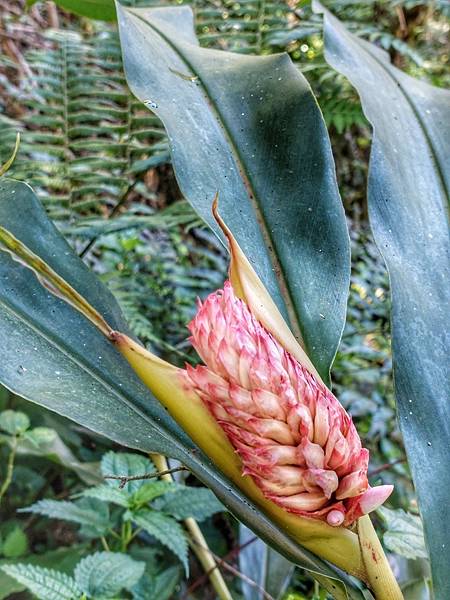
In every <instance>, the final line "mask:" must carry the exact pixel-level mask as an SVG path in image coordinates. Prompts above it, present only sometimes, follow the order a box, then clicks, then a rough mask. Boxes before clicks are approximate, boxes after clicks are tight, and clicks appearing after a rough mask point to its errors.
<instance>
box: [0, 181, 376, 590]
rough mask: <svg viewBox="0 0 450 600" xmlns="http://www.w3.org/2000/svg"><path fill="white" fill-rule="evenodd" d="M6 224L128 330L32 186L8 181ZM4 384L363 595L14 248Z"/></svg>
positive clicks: (4, 275)
mask: <svg viewBox="0 0 450 600" xmlns="http://www.w3.org/2000/svg"><path fill="white" fill-rule="evenodd" d="M0 226H2V227H4V228H5V229H7V230H8V231H10V233H11V234H13V235H14V236H15V237H16V238H17V239H19V240H20V241H21V242H22V243H23V244H25V245H26V246H27V247H28V248H29V250H31V251H32V252H34V253H35V254H36V255H38V256H39V257H41V259H42V260H43V261H45V262H46V263H47V264H48V265H49V266H50V267H51V268H52V269H54V270H55V271H57V272H58V273H59V274H60V275H61V276H62V277H64V278H65V280H66V281H67V282H68V283H69V284H70V285H72V286H73V287H74V288H76V289H77V291H78V292H79V293H81V294H83V295H84V296H85V298H86V299H87V300H88V301H89V302H90V303H91V304H92V305H93V306H94V308H96V309H97V310H99V311H100V312H101V313H102V314H103V315H104V316H105V317H106V319H107V321H108V322H109V323H110V325H111V326H113V327H116V328H118V329H121V330H124V329H126V325H125V323H124V322H123V320H122V318H121V316H120V314H119V311H118V307H117V304H116V302H115V300H114V299H113V297H112V295H111V294H110V293H109V291H108V290H107V289H106V288H105V287H104V286H103V285H102V284H101V282H100V281H99V280H98V279H97V278H96V276H95V275H94V274H93V273H91V272H90V271H89V270H88V269H87V268H86V266H85V265H84V264H83V263H82V261H81V260H80V259H79V258H78V257H77V256H76V255H75V253H74V252H73V251H72V249H71V248H70V246H69V245H68V244H67V243H66V242H65V240H64V239H63V238H62V237H61V235H60V234H59V233H58V231H57V230H56V228H55V227H54V226H53V225H52V223H51V222H50V221H49V219H48V217H47V216H46V214H45V211H44V210H43V208H42V206H41V205H40V203H39V201H38V199H37V198H36V196H35V194H34V193H33V191H32V189H31V188H30V187H29V186H27V185H26V184H24V183H20V182H17V181H13V180H8V179H2V180H1V181H0ZM0 381H1V382H2V383H3V384H4V385H5V386H7V387H8V388H9V389H11V390H13V391H14V392H15V393H17V394H19V395H21V396H23V397H25V398H28V399H30V400H32V401H33V402H36V403H38V404H40V405H42V406H45V407H47V408H49V409H51V410H54V411H55V412H58V413H60V414H63V415H65V416H67V417H69V418H71V419H73V420H74V421H77V422H78V423H81V424H82V425H84V426H85V427H88V428H90V429H91V430H94V431H96V432H98V433H101V434H103V435H105V436H107V437H109V438H111V439H113V440H115V441H116V442H118V443H120V444H123V445H124V446H128V447H131V448H137V449H140V450H143V451H145V452H161V453H165V454H167V455H168V456H171V457H173V458H176V459H177V460H179V461H180V462H182V463H184V464H185V465H186V466H187V467H188V468H189V469H191V470H192V471H193V472H194V473H195V474H196V475H197V476H198V477H199V478H200V479H201V480H202V481H203V482H204V483H205V484H206V485H207V486H208V487H210V488H211V489H212V490H213V491H214V493H215V494H216V495H217V497H218V498H219V499H220V501H221V502H222V503H223V504H224V505H225V506H226V507H227V508H228V509H229V510H230V511H231V512H232V513H233V514H235V515H236V516H237V517H238V518H239V519H240V520H241V521H242V522H244V523H246V524H247V525H248V526H249V527H250V528H251V529H253V530H254V531H255V532H256V533H257V534H258V535H259V536H260V537H261V538H262V539H264V540H265V541H266V542H267V543H270V544H271V545H272V546H273V547H274V548H276V549H277V550H278V551H279V552H280V553H282V554H284V555H285V556H286V557H287V558H288V559H289V560H291V561H292V562H295V563H296V564H298V565H300V566H303V567H304V568H307V569H310V570H312V571H314V572H318V573H322V574H325V575H327V576H329V577H332V578H335V579H338V580H342V581H345V584H346V586H347V589H348V591H349V594H350V595H351V597H352V598H355V599H359V600H361V599H362V598H363V597H364V596H363V592H362V591H361V590H362V588H361V589H360V587H359V584H358V583H357V582H355V580H353V579H352V578H349V577H347V576H346V575H345V574H344V573H341V572H340V571H339V570H338V569H335V568H334V567H332V566H330V565H328V564H327V563H326V562H325V561H323V560H320V559H318V558H317V557H316V556H314V555H313V554H312V553H311V552H309V551H307V550H305V549H303V548H302V547H301V546H299V545H298V544H297V543H295V542H294V541H293V540H292V538H290V537H289V536H288V535H287V534H286V533H285V532H283V531H282V530H280V529H279V527H278V526H277V525H276V524H275V523H273V522H272V521H271V520H270V519H268V518H267V517H266V516H265V515H264V514H262V513H261V512H260V511H258V510H257V508H256V507H255V506H254V505H253V504H252V503H251V502H249V500H248V499H247V498H246V497H244V496H243V495H242V493H241V492H240V491H239V490H238V489H237V488H236V487H235V486H234V485H232V484H230V482H229V481H228V480H226V479H225V478H224V477H223V475H221V473H220V472H218V471H217V470H215V469H214V467H213V466H212V465H211V463H210V461H209V460H208V458H207V457H205V456H204V455H203V454H202V452H201V451H200V450H199V449H198V448H195V447H193V444H192V442H191V440H190V439H188V438H187V437H186V435H185V434H184V432H183V431H182V430H181V429H180V428H179V427H178V425H177V424H176V423H175V422H174V421H173V420H172V419H171V418H169V417H168V415H167V412H166V411H165V410H164V409H163V407H162V406H161V405H160V404H159V403H158V402H157V401H156V400H155V399H154V398H153V397H152V396H151V395H150V393H149V392H148V390H147V388H144V387H143V386H142V385H141V383H140V381H139V379H138V378H137V377H136V376H135V374H134V372H133V371H132V370H131V368H130V367H129V366H128V363H126V362H125V360H124V359H123V358H122V356H121V355H120V354H119V353H118V352H117V351H116V350H115V349H114V347H113V346H112V345H111V344H110V343H108V342H107V340H106V338H103V336H102V335H101V334H100V333H99V332H98V330H97V329H96V328H95V327H94V326H92V325H91V324H90V322H89V321H87V320H86V319H85V318H84V317H82V316H81V314H80V313H78V312H77V311H76V310H75V309H74V308H72V306H70V305H68V304H66V303H65V302H64V301H62V300H60V299H59V298H57V297H55V296H54V295H53V294H51V293H49V292H48V291H47V290H46V289H45V288H44V287H42V285H41V284H40V283H39V281H38V279H37V277H36V276H35V274H34V273H33V272H32V270H30V269H29V268H26V267H24V266H23V265H21V264H20V263H18V262H17V261H15V260H14V259H13V258H11V256H10V255H9V254H8V253H6V252H0ZM334 585H335V586H341V584H340V583H338V581H334Z"/></svg>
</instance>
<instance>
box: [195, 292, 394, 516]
mask: <svg viewBox="0 0 450 600" xmlns="http://www.w3.org/2000/svg"><path fill="white" fill-rule="evenodd" d="M189 330H190V332H191V334H192V337H191V342H192V344H193V346H194V347H195V349H196V350H197V352H198V354H199V355H200V357H201V359H202V360H203V362H204V363H205V365H204V366H203V365H201V366H197V367H195V368H193V367H191V366H187V367H186V371H184V372H183V379H184V381H185V384H186V385H187V386H188V387H191V389H192V390H194V391H195V392H196V393H197V394H198V396H200V398H201V399H202V400H203V402H204V403H205V405H206V406H207V408H208V410H209V411H210V413H211V414H212V415H213V417H214V418H215V419H216V421H217V422H218V423H219V425H220V426H221V427H222V429H223V430H224V432H225V433H226V435H227V437H228V439H229V441H230V442H231V444H232V445H233V447H234V449H235V451H236V452H237V454H238V455H239V457H240V459H241V461H242V474H243V475H250V476H251V477H252V479H253V480H254V482H255V483H256V484H257V486H258V487H259V488H260V489H261V490H262V492H263V494H264V496H265V497H266V498H267V499H269V500H271V501H272V502H275V503H276V504H278V505H279V506H281V507H283V508H284V509H285V510H287V511H289V512H292V513H296V514H299V515H302V516H304V517H310V518H314V519H320V520H323V521H326V522H327V523H328V524H329V525H333V526H339V525H346V526H348V525H351V524H352V523H353V522H354V521H355V520H356V519H358V518H359V517H361V516H362V515H364V514H367V513H369V512H370V511H372V510H374V509H375V508H377V507H378V506H380V504H382V503H383V502H384V501H385V500H386V498H387V497H388V496H389V495H390V493H391V492H392V486H390V485H382V486H379V487H375V488H371V487H370V486H369V484H368V480H367V467H368V460H369V451H368V450H367V449H366V448H363V447H362V446H361V440H360V438H359V435H358V433H357V431H356V428H355V426H354V424H353V421H352V419H351V417H350V416H349V415H348V414H347V412H346V411H345V410H344V408H343V406H342V405H341V404H340V403H339V401H338V400H337V399H336V397H335V396H334V395H333V394H332V393H331V392H330V390H329V389H328V388H327V387H326V386H325V385H324V384H323V383H322V382H321V381H319V380H318V379H317V378H316V377H315V376H314V375H313V374H312V373H311V372H310V371H309V370H308V369H307V368H306V367H305V366H303V365H302V364H300V362H298V360H296V359H295V358H294V357H293V356H292V355H291V354H290V353H289V352H288V351H287V350H286V349H284V348H283V347H282V346H281V344H280V343H279V342H278V341H277V340H276V339H275V338H274V336H273V335H272V334H271V333H270V332H269V331H268V330H267V329H266V328H265V327H264V326H263V325H262V324H261V323H260V322H259V321H258V320H257V319H256V318H255V316H254V315H253V314H252V312H251V310H250V309H249V307H248V306H247V304H246V303H245V302H244V301H243V300H241V299H239V298H237V297H236V295H235V293H234V291H233V287H232V285H231V283H230V282H229V281H227V282H226V283H225V285H224V288H223V290H218V291H216V292H214V293H213V294H211V295H210V296H209V297H208V298H207V299H206V301H205V302H204V303H201V302H199V306H198V312H197V314H196V316H195V318H194V319H193V320H192V322H191V323H190V324H189Z"/></svg>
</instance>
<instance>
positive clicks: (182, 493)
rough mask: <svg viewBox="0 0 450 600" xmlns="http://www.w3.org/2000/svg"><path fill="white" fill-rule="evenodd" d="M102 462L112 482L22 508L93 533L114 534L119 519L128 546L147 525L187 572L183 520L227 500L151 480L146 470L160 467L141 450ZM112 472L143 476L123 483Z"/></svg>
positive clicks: (206, 514)
mask: <svg viewBox="0 0 450 600" xmlns="http://www.w3.org/2000/svg"><path fill="white" fill-rule="evenodd" d="M101 468H102V474H103V476H104V477H106V478H107V479H106V481H107V483H106V484H104V485H101V486H96V487H93V488H88V489H86V490H83V492H82V496H83V498H82V499H81V500H78V501H75V502H69V501H60V500H59V501H58V500H40V501H38V502H37V503H35V504H33V505H32V506H29V507H28V508H24V509H21V510H20V511H19V512H31V513H34V514H40V515H44V516H46V517H50V518H52V519H62V520H65V521H71V522H74V523H77V524H78V525H82V526H83V527H82V530H81V532H82V533H83V534H84V535H87V536H88V537H103V536H105V537H107V538H108V537H109V536H110V534H111V532H112V531H113V530H114V527H115V526H116V523H122V531H121V536H122V538H121V548H122V549H125V548H126V547H127V546H128V545H129V544H130V543H131V541H132V539H133V538H134V537H135V536H136V535H138V534H139V531H140V530H143V531H145V532H147V533H148V534H150V535H151V536H153V537H154V538H156V540H158V541H159V542H160V543H161V544H163V545H164V546H166V547H167V548H168V549H169V550H170V551H172V552H173V553H174V554H175V555H176V556H177V557H178V558H179V559H180V561H181V562H182V564H183V566H184V568H185V571H186V572H187V571H188V562H187V560H188V545H187V538H186V535H185V533H184V530H183V528H182V526H181V525H180V524H179V523H178V521H182V520H184V519H186V518H188V517H196V518H199V520H204V519H206V518H208V517H210V516H211V515H213V514H215V513H217V512H221V511H223V506H222V505H221V504H220V503H219V502H218V501H217V500H216V498H215V497H214V495H213V494H212V492H211V491H210V490H207V489H206V488H189V487H186V486H184V485H182V484H178V483H171V482H167V481H158V480H157V479H156V478H155V479H154V480H150V481H148V480H146V479H145V476H147V475H156V469H155V466H154V465H153V463H152V462H151V461H150V460H149V459H148V458H146V457H145V456H142V455H140V454H131V453H129V452H120V453H116V452H108V453H106V454H105V455H104V456H103V458H102V462H101ZM110 476H116V477H120V478H122V477H123V478H130V477H131V478H138V479H134V480H131V481H128V482H127V483H126V484H125V485H122V484H121V482H120V480H117V479H111V478H108V477H110ZM139 477H142V479H139ZM157 499H158V500H159V501H158V500H157ZM153 501H155V502H154V504H152V502H153ZM109 504H113V505H115V506H119V507H121V508H122V509H126V510H122V511H121V512H120V513H118V512H117V510H116V511H113V510H112V509H111V510H109ZM130 525H132V526H133V527H134V531H133V530H132V529H130Z"/></svg>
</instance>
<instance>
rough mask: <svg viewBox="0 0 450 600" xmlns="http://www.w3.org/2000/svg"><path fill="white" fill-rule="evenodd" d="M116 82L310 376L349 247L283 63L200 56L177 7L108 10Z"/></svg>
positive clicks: (320, 363)
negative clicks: (268, 299)
mask: <svg viewBox="0 0 450 600" xmlns="http://www.w3.org/2000/svg"><path fill="white" fill-rule="evenodd" d="M117 14H118V22H119V31H120V37H121V44H122V52H123V60H124V67H125V74H126V77H127V80H128V83H129V85H130V87H131V90H132V91H133V93H134V94H135V95H136V96H137V97H138V98H139V99H140V100H142V101H143V102H144V103H146V104H147V106H148V107H150V108H151V110H153V111H154V112H155V113H156V114H157V115H158V116H159V117H160V118H161V120H162V121H163V123H164V126H165V127H166V129H167V132H168V136H169V142H170V147H171V154H172V161H173V165H174V167H175V173H176V176H177V179H178V182H179V184H180V187H181V190H182V191H183V193H184V195H185V197H186V198H187V199H188V200H189V201H190V202H191V204H192V205H193V206H194V208H195V209H196V210H197V211H198V213H199V214H200V215H201V216H202V217H203V218H204V219H205V220H206V221H207V222H208V223H209V224H210V226H211V227H212V228H213V229H214V230H215V231H216V232H217V230H218V228H217V225H216V223H215V222H214V219H213V218H212V214H211V204H212V200H213V197H214V195H215V193H216V192H218V193H219V199H220V200H219V202H220V211H221V213H222V215H223V217H224V219H225V221H226V223H227V224H228V226H229V227H230V228H231V230H232V232H233V234H234V236H235V237H236V239H237V241H238V242H239V244H240V246H241V247H242V249H243V250H244V252H245V254H246V255H247V257H248V258H249V259H250V261H251V262H252V264H253V266H254V267H255V269H256V270H257V272H258V274H259V275H260V277H261V279H262V280H263V282H264V284H265V285H266V287H267V288H268V289H269V291H270V293H271V295H272V297H273V298H274V299H275V301H276V302H277V303H278V306H279V308H280V310H281V311H282V312H283V313H284V315H285V316H286V317H287V318H288V320H289V322H290V324H291V327H292V329H293V331H294V333H295V334H296V336H297V338H298V339H300V340H303V343H304V347H305V348H306V350H307V353H308V355H309V356H310V358H311V360H312V361H313V363H314V364H315V366H316V368H317V369H318V371H319V372H320V373H321V375H322V377H324V378H325V379H327V378H328V372H329V369H330V365H331V362H332V360H333V358H334V355H335V352H336V349H337V346H338V343H339V340H340V336H341V333H342V328H343V325H344V321H345V311H346V302H347V294H348V286H349V256H350V255H349V241H348V234H347V228H346V223H345V217H344V212H343V208H342V204H341V201H340V198H339V194H338V190H337V185H336V179H335V172H334V163H333V158H332V153H331V148H330V143H329V139H328V135H327V131H326V128H325V124H324V122H323V119H322V116H321V114H320V111H319V109H318V106H317V103H316V101H315V99H314V96H313V95H312V92H311V90H310V87H309V85H308V83H307V82H306V80H305V79H304V78H303V76H302V75H301V74H300V73H299V72H298V70H297V69H296V68H295V67H294V66H293V64H292V63H291V61H290V59H289V58H288V56H287V55H273V56H265V57H255V56H244V55H240V54H233V53H229V52H221V51H216V50H209V49H204V48H200V47H199V46H198V42H197V39H196V37H195V35H194V30H193V17H192V11H191V10H190V8H187V7H177V8H161V9H159V8H157V9H127V8H123V7H121V6H120V5H117Z"/></svg>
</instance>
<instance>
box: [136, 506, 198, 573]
mask: <svg viewBox="0 0 450 600" xmlns="http://www.w3.org/2000/svg"><path fill="white" fill-rule="evenodd" d="M127 517H128V518H129V519H130V520H131V521H133V523H135V524H136V525H137V526H138V527H142V529H144V530H145V531H146V532H147V533H149V534H150V535H152V536H153V537H155V538H156V539H157V540H158V541H159V542H161V544H163V545H164V546H166V547H167V548H169V550H171V551H172V552H173V553H174V554H175V555H176V556H177V557H178V558H179V559H180V561H181V563H182V564H183V566H184V570H185V572H186V575H187V574H188V571H189V566H188V560H187V559H188V544H187V539H186V535H185V533H184V530H183V528H182V527H181V525H180V524H179V523H177V522H176V521H175V519H173V518H172V517H169V516H168V515H165V514H163V513H160V512H158V511H155V510H149V509H146V508H141V509H140V510H138V511H136V512H130V513H128V515H127Z"/></svg>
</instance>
